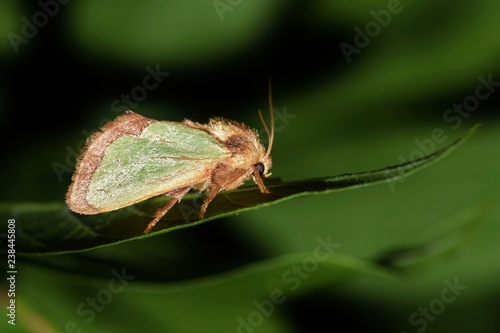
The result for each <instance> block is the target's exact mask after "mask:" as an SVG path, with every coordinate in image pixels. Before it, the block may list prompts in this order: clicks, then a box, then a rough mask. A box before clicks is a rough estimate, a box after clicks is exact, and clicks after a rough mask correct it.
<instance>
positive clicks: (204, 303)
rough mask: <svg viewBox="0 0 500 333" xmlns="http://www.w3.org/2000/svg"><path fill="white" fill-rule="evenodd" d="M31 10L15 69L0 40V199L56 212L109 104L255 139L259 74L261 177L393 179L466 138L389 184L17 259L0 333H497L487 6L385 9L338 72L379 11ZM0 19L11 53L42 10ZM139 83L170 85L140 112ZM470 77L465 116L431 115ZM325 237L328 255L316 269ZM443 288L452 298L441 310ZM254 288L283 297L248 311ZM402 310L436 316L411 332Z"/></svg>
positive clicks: (372, 7)
mask: <svg viewBox="0 0 500 333" xmlns="http://www.w3.org/2000/svg"><path fill="white" fill-rule="evenodd" d="M43 3H44V4H50V5H47V6H52V7H48V8H52V10H55V8H56V6H57V13H56V14H54V15H53V16H54V17H51V18H50V19H49V20H47V23H46V24H43V25H42V26H40V27H39V28H38V32H37V34H36V36H34V37H33V38H29V39H28V41H27V43H22V44H19V45H18V52H17V53H16V52H14V48H13V47H12V45H9V43H10V42H9V39H8V38H5V39H4V41H3V42H2V43H0V68H1V70H2V78H1V79H0V110H1V111H0V112H1V119H2V122H1V125H2V128H1V131H2V135H4V142H5V145H4V149H5V150H6V152H5V156H6V158H5V159H3V161H2V167H3V173H2V174H3V175H4V176H3V178H2V190H3V191H1V192H0V196H1V197H0V200H1V202H2V203H3V204H10V203H12V202H26V203H30V202H36V203H37V204H44V203H45V204H46V203H48V202H54V201H57V202H59V203H60V202H62V201H63V198H64V194H65V192H66V190H67V186H68V185H69V182H70V177H71V172H72V170H73V167H74V161H75V158H76V154H77V152H78V151H79V150H80V148H81V146H82V145H83V143H84V142H85V137H87V136H88V135H89V134H90V133H91V132H92V131H93V130H94V129H95V128H97V127H98V126H101V125H102V123H104V122H105V121H106V119H113V118H114V117H116V115H117V114H118V113H119V112H121V110H123V108H125V107H126V104H127V102H126V100H125V99H124V96H125V97H126V95H130V96H135V97H136V98H135V99H134V98H133V97H132V99H131V100H130V99H129V101H131V102H129V104H130V106H129V107H131V108H133V109H134V110H135V111H137V112H139V113H141V114H144V115H145V116H148V117H152V118H156V119H169V120H181V119H183V118H185V117H186V118H191V119H194V120H196V121H200V122H203V121H205V120H206V119H208V118H209V117H211V116H215V115H223V116H227V117H229V118H232V119H235V120H239V121H244V122H245V123H247V124H249V125H251V126H253V127H255V128H257V129H260V127H261V125H260V124H259V120H258V116H257V112H256V110H257V109H258V108H262V109H264V108H266V107H267V95H266V93H267V78H268V77H269V76H271V77H272V79H273V91H274V93H273V99H274V106H275V108H276V109H277V110H278V111H279V112H280V115H281V116H280V117H277V119H276V121H277V122H276V126H277V133H276V137H275V143H274V147H273V152H272V156H273V162H274V165H273V170H272V172H273V176H277V177H280V178H281V179H283V180H284V181H293V180H297V179H307V178H313V177H320V176H324V175H332V174H343V173H349V172H359V171H364V170H372V169H377V168H380V167H381V166H385V165H392V164H398V163H402V162H404V161H408V160H410V159H411V158H412V156H414V157H415V156H417V155H419V154H426V153H428V152H432V151H434V150H436V149H439V148H441V147H443V146H444V145H446V144H449V143H450V142H451V140H453V139H454V138H456V137H458V136H460V135H461V134H463V133H464V132H465V131H466V130H467V129H468V128H470V127H472V125H473V124H476V123H479V122H481V123H483V124H484V125H485V126H484V128H483V129H482V130H481V131H479V132H478V133H477V134H476V135H474V137H473V138H471V140H469V141H468V142H467V144H466V145H464V146H463V147H461V149H460V150H459V151H458V152H457V153H455V154H452V155H451V156H449V157H447V158H446V159H444V160H443V161H441V162H440V163H438V164H436V165H434V166H433V167H432V168H429V169H427V170H425V172H422V173H418V174H415V175H413V176H411V177H408V178H405V179H404V181H402V182H398V183H396V184H395V187H394V188H393V189H391V187H389V186H387V185H379V186H376V187H368V188H363V189H359V190H356V191H346V192H339V193H334V194H332V195H327V196H311V197H305V198H301V199H299V200H291V201H287V202H283V203H281V204H280V205H273V206H269V207H266V208H263V209H259V210H255V211H251V212H245V213H242V214H240V215H237V216H231V217H227V218H224V219H221V220H219V221H212V222H211V223H207V224H203V225H199V226H196V227H194V228H188V229H184V230H176V231H175V232H171V233H168V234H165V235H159V236H156V237H150V238H147V239H141V240H137V241H133V242H129V243H126V244H119V245H116V246H111V247H107V248H103V249H97V250H92V251H89V252H85V253H79V254H71V255H54V256H44V257H22V256H20V255H19V256H18V257H17V270H18V275H17V284H16V287H17V289H16V302H17V304H18V308H17V311H18V320H19V321H18V325H16V327H12V326H10V325H8V324H7V323H6V320H5V316H4V319H3V320H2V321H1V322H0V327H1V330H2V331H7V329H8V331H9V332H10V331H19V332H31V331H38V332H54V331H58V332H65V331H66V332H71V331H75V332H77V331H78V330H77V329H78V328H79V329H81V330H82V331H85V332H115V331H120V332H123V331H130V332H135V331H139V330H143V331H152V330H158V328H161V329H162V330H163V331H167V332H193V331H195V330H196V331H203V332H238V325H244V324H241V321H242V320H243V321H245V322H246V323H247V324H248V322H249V321H250V322H252V323H254V324H255V325H254V326H255V327H253V326H250V327H249V328H248V327H247V329H246V331H248V332H250V331H252V330H253V331H254V332H310V331H314V330H318V329H320V328H322V327H324V326H325V325H327V327H330V328H331V329H332V330H333V329H335V330H339V329H340V327H349V330H350V331H372V332H377V331H380V332H387V331H395V332H401V331H406V332H418V331H425V332H469V331H477V332H498V331H499V329H500V322H499V321H498V315H497V312H498V310H497V309H498V304H499V302H500V298H499V297H500V295H499V294H498V288H499V282H498V275H499V273H500V264H499V262H498V259H497V258H496V254H497V253H498V250H499V246H498V243H499V242H498V235H499V234H500V225H499V221H500V206H499V205H498V202H499V199H500V195H499V194H500V182H499V171H498V170H499V169H500V155H499V154H498V152H499V151H500V131H499V121H498V120H499V118H498V112H497V110H498V105H499V98H498V96H499V94H498V91H497V90H498V86H497V85H495V84H496V83H495V82H500V70H499V60H498V59H500V58H499V55H500V37H499V35H498V34H497V33H495V31H497V26H498V15H499V14H500V3H499V2H498V1H495V0H484V1H479V2H470V1H454V2H450V1H445V2H439V3H436V2H432V1H401V2H399V6H398V7H397V8H402V9H401V10H400V11H399V13H398V14H392V15H391V19H390V23H388V24H387V25H386V26H380V30H379V32H378V33H377V34H372V35H373V37H370V41H369V43H368V42H367V45H365V46H363V47H359V46H358V47H357V48H358V49H359V53H353V54H352V56H351V59H350V60H351V61H350V62H348V61H347V60H346V58H345V56H344V54H343V52H342V49H341V48H340V45H341V43H343V42H344V43H348V44H350V45H354V46H356V44H355V40H356V38H357V37H356V34H357V31H365V28H366V26H367V24H368V23H370V22H372V21H373V22H375V21H376V19H375V17H374V14H373V12H372V11H374V12H375V15H376V16H377V15H378V17H379V18H380V17H381V15H382V16H383V13H385V12H382V11H384V10H389V9H391V8H392V9H394V8H395V7H394V6H395V3H396V2H395V1H362V2H359V1H358V2H350V1H336V2H331V1H323V0H317V1H309V2H300V1H289V2H285V1H278V2H273V3H272V4H268V2H265V1H243V0H241V1H237V0H234V1H230V0H221V1H196V2H189V4H188V3H183V2H181V1H153V0H150V1H142V2H137V1H135V2H132V1H107V2H105V3H104V2H99V1H84V2H74V1H69V2H68V3H66V4H59V3H58V2H56V1H55V0H53V1H49V0H47V1H45V2H43ZM214 3H215V4H216V5H218V6H222V7H215V6H214ZM221 4H222V5H221ZM224 5H226V6H228V7H224ZM0 6H1V8H2V9H3V10H2V11H0V12H1V14H0V17H2V18H1V19H0V31H2V32H3V33H4V35H7V34H8V33H9V32H12V33H15V34H17V35H19V36H22V33H23V32H22V31H23V22H24V21H22V20H21V19H22V18H23V17H26V18H27V20H28V21H30V22H33V18H34V16H35V15H37V13H39V12H40V11H42V12H43V9H42V8H41V7H40V6H41V5H40V4H39V3H38V2H32V3H23V5H21V4H20V3H17V2H13V1H5V2H3V3H2V5H0ZM391 6H392V7H391ZM217 8H218V9H217ZM221 8H226V9H225V10H224V11H223V12H221V10H222V9H221ZM228 8H229V9H228ZM49 10H50V9H49ZM221 13H222V14H221ZM38 15H41V14H38ZM221 15H222V18H221ZM371 24H372V26H373V25H374V24H375V23H371ZM356 27H358V28H359V30H355V28H356ZM358 39H359V37H358ZM148 66H149V68H153V69H155V68H157V66H159V68H160V70H161V71H162V72H169V73H170V74H169V75H168V76H166V77H164V78H163V79H162V80H161V81H159V82H158V85H155V88H154V89H148V90H144V91H145V92H146V94H145V95H144V94H143V95H140V91H141V90H140V88H137V87H141V86H143V87H144V79H145V77H146V76H147V75H148V73H149V74H150V72H148V70H147V68H148ZM484 80H486V81H488V80H491V81H492V82H493V83H492V84H490V90H488V92H490V94H488V96H487V97H486V98H483V99H481V100H479V102H478V105H477V108H476V107H472V109H473V110H474V111H471V112H464V113H462V114H461V115H460V114H459V113H448V112H449V111H448V110H450V109H451V110H453V108H454V107H455V106H454V105H455V104H463V103H467V102H470V101H473V97H471V96H475V95H476V94H477V91H478V90H477V89H478V86H480V85H483V88H479V89H480V91H481V92H482V93H483V94H484V93H486V91H487V88H484V83H483V82H484ZM148 82H150V83H151V82H154V81H148ZM129 98H130V97H129ZM116 101H117V102H116ZM117 103H118V104H117ZM117 105H119V106H120V108H119V109H120V110H118V108H117V107H116V106H117ZM469 108H471V107H470V105H469ZM451 112H453V111H451ZM446 115H448V116H446ZM450 115H453V116H455V118H453V120H452V119H450V118H449V116H450ZM457 115H460V116H459V117H457ZM436 131H437V132H436ZM436 133H441V134H440V135H436ZM12 214H14V212H12ZM8 218H11V215H8V216H5V215H4V214H2V219H3V220H4V221H5V220H7V219H8ZM57 223H58V219H57V218H56V217H55V218H54V221H53V224H50V223H48V222H45V224H46V228H57V227H58V224H57ZM16 232H17V233H22V232H23V230H22V229H19V230H17V231H16ZM327 238H329V239H331V241H332V242H333V243H335V244H338V246H337V247H336V248H335V251H334V253H333V254H332V255H331V256H329V257H328V259H325V260H322V261H321V260H318V259H316V260H317V266H314V262H313V260H312V259H311V258H314V254H315V250H316V248H317V246H318V242H319V241H318V239H323V240H324V239H327ZM0 240H1V241H2V243H0V246H1V247H2V248H3V249H4V245H5V244H6V243H5V240H4V239H3V238H2V239H0ZM4 262H6V260H4ZM297 266H298V267H299V268H300V269H302V271H301V273H299V272H298V271H297V269H295V268H294V267H297ZM3 267H4V266H3ZM123 269H124V270H125V272H126V274H129V275H130V276H134V278H133V279H132V278H131V280H130V281H127V280H125V281H122V282H123V284H122V286H123V289H121V288H120V284H116V281H118V280H116V281H115V280H112V279H113V278H115V279H116V275H115V274H120V273H122V272H123V271H122V270H123ZM305 269H309V270H310V273H307V271H305ZM289 272H290V273H289ZM305 273H307V276H306V275H305ZM402 273H403V274H402ZM300 274H304V275H300ZM284 275H286V277H283V276H284ZM289 278H291V279H292V280H289ZM293 278H296V279H295V280H294V279H293ZM297 279H298V280H297ZM4 281H5V280H4ZM287 281H295V283H298V284H297V288H296V289H294V290H292V288H291V286H294V285H295V284H294V283H293V282H287ZM297 281H298V282H297ZM446 281H447V282H446ZM454 281H457V282H458V284H460V285H462V286H466V289H463V290H461V291H460V293H459V295H458V296H457V297H456V298H455V299H454V300H453V301H452V302H444V301H443V299H442V295H443V291H444V290H445V289H446V288H449V286H448V285H447V283H453V282H454ZM113 283H114V284H113ZM0 288H1V289H2V290H0V293H1V294H2V297H1V298H0V299H1V302H2V304H1V305H2V307H3V306H6V303H4V302H5V301H6V297H4V295H6V293H7V290H6V289H7V288H8V285H7V284H5V282H4V284H0ZM273 290H281V291H283V295H282V296H284V297H286V300H285V301H284V302H281V303H280V304H277V303H275V306H274V307H273V311H272V314H269V316H266V313H267V312H266V308H265V306H266V305H267V306H268V307H267V309H268V312H269V311H270V307H269V303H266V302H265V300H269V299H271V298H272V296H271V295H272V294H271V293H272V291H273ZM274 296H275V297H277V296H278V295H276V294H274ZM89 299H90V302H92V299H96V301H95V302H98V303H96V304H97V305H96V308H95V309H94V311H93V312H92V311H90V310H89V309H91V308H92V307H91V306H90V305H89V304H88V303H87V302H89ZM97 300H100V301H97ZM277 300H278V301H279V300H282V298H280V297H277ZM99 302H100V303H99ZM439 302H441V303H439ZM104 303H105V305H103V306H102V308H101V307H100V305H99V304H104ZM82 304H83V305H82ZM256 304H258V305H256ZM262 304H264V305H262ZM439 304H443V305H444V308H439ZM262 306H264V308H262ZM421 307H431V308H432V307H434V308H433V309H434V312H435V313H437V312H439V314H437V315H435V317H434V318H433V319H432V320H426V321H416V320H422V318H425V317H423V316H422V315H421V314H420V312H419V311H420V309H421ZM4 308H5V307H4ZM438 310H439V311H438ZM91 313H94V315H95V317H93V318H92V319H90V318H91ZM415 313H416V315H415ZM240 318H241V319H240ZM261 318H262V319H261ZM412 318H413V320H412ZM424 324H425V327H424ZM257 326H258V327H257ZM332 326H333V327H332ZM4 327H5V329H4ZM241 327H243V326H241ZM244 331H245V328H240V332H244Z"/></svg>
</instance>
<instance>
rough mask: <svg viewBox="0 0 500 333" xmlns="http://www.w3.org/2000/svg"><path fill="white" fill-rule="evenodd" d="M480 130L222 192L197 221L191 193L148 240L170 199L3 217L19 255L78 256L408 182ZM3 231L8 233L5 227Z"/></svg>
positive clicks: (21, 211) (39, 208)
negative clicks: (412, 155) (304, 200)
mask: <svg viewBox="0 0 500 333" xmlns="http://www.w3.org/2000/svg"><path fill="white" fill-rule="evenodd" d="M479 127H480V125H476V126H474V127H473V128H472V129H470V130H469V131H468V132H467V133H466V134H465V135H464V136H462V137H461V138H459V139H457V140H456V141H455V142H453V143H452V144H450V145H449V146H447V147H445V148H443V149H441V150H439V151H437V152H435V153H433V154H430V155H427V156H425V157H423V158H420V159H418V160H415V161H410V162H407V163H403V164H399V165H394V166H390V167H387V168H383V169H379V170H374V171H368V172H360V173H352V174H344V175H339V176H334V177H323V178H315V179H309V180H302V181H295V182H281V181H279V180H274V181H272V180H271V181H270V182H269V183H268V184H267V187H268V189H269V190H270V191H271V193H272V194H262V193H260V191H259V189H258V188H257V187H256V186H244V187H241V188H238V189H236V190H233V191H229V192H222V193H220V194H219V195H218V196H217V197H216V198H215V199H214V200H213V201H212V203H211V204H210V205H209V207H208V210H207V213H206V215H205V218H204V219H203V220H200V219H199V218H198V211H199V207H200V206H201V203H202V202H203V194H201V193H198V194H190V195H187V196H186V197H184V199H183V200H182V201H181V202H180V203H179V204H178V205H176V206H174V208H173V209H171V210H170V211H169V212H168V214H167V215H165V216H164V218H163V219H162V220H161V221H160V222H159V223H158V224H157V225H156V226H155V228H154V229H153V230H152V232H151V233H150V234H148V235H144V234H143V231H144V229H145V227H146V225H147V224H148V223H149V222H150V220H151V219H152V215H153V213H154V211H155V210H156V209H158V208H159V207H161V206H162V205H164V204H165V202H167V201H168V200H169V199H168V198H166V197H158V198H155V199H152V200H147V201H145V202H142V203H139V204H136V205H133V206H130V207H127V208H124V209H120V210H117V211H114V212H110V213H105V214H98V215H78V214H74V213H72V212H71V211H69V210H68V208H67V207H66V205H65V204H63V203H55V204H31V203H19V204H2V205H0V214H2V215H6V216H7V218H10V219H12V218H14V219H15V220H16V241H17V243H16V245H17V251H19V252H22V253H25V254H47V253H67V252H77V251H81V250H88V249H91V248H95V247H100V246H104V245H110V244H116V243H120V242H124V241H129V240H133V239H140V238H144V237H150V236H152V235H154V234H158V233H165V232H169V231H172V230H176V229H180V228H186V227H189V226H194V225H198V224H200V223H204V222H207V221H209V220H213V219H216V218H221V217H224V216H229V215H234V214H237V213H240V212H243V211H247V210H251V209H255V208H257V207H263V206H268V205H271V204H274V203H278V202H281V201H283V200H288V199H291V198H296V197H299V196H304V195H310V194H326V193H331V192H336V191H341V190H347V189H355V188H359V187H364V186H368V185H374V184H378V183H382V182H391V181H402V180H404V179H403V178H404V177H407V176H408V175H410V174H412V173H414V172H416V171H419V170H421V169H422V168H424V167H426V166H429V165H431V164H432V163H435V162H436V161H438V160H440V159H442V158H443V157H445V156H446V155H448V154H449V153H451V152H452V151H453V150H454V149H456V148H457V147H458V146H459V145H460V144H462V143H463V142H464V141H465V140H466V139H467V138H469V137H470V136H471V135H472V134H473V133H474V132H476V131H477V129H478V128H479ZM3 227H4V232H5V228H6V226H3Z"/></svg>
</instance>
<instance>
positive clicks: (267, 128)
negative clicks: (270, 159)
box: [259, 78, 274, 156]
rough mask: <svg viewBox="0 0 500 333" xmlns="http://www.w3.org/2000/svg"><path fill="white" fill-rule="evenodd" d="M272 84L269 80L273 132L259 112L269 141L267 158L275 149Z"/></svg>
mask: <svg viewBox="0 0 500 333" xmlns="http://www.w3.org/2000/svg"><path fill="white" fill-rule="evenodd" d="M272 95H273V94H272V83H271V78H269V112H270V113H271V131H269V127H267V124H266V122H265V121H264V117H263V116H262V112H261V111H260V110H259V116H260V120H261V121H262V124H263V125H264V129H265V130H266V133H267V137H268V139H269V143H268V145H267V152H266V156H269V154H270V153H271V148H272V147H273V140H274V112H273V97H272Z"/></svg>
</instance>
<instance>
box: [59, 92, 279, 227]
mask: <svg viewBox="0 0 500 333" xmlns="http://www.w3.org/2000/svg"><path fill="white" fill-rule="evenodd" d="M269 105H270V113H271V130H269V128H268V126H267V125H266V123H265V121H264V118H263V116H262V113H261V112H260V110H259V116H260V119H261V121H262V122H263V124H264V129H265V130H266V133H267V135H268V138H269V144H268V147H267V149H265V148H264V146H263V145H262V143H261V142H260V141H259V137H258V132H257V131H256V130H254V129H251V128H249V127H247V126H246V125H245V124H243V123H239V122H236V121H232V120H227V119H224V118H212V119H210V121H209V122H208V124H199V123H196V122H193V121H191V120H187V119H186V120H184V121H182V122H171V121H158V120H154V119H149V118H146V117H143V116H141V115H139V114H137V113H134V112H132V111H126V112H125V114H123V115H121V116H119V117H117V118H116V119H115V120H113V121H110V122H109V123H107V124H106V125H104V126H103V127H102V128H101V130H100V131H98V132H96V133H94V134H93V135H92V136H91V137H90V138H89V139H88V140H87V144H86V146H85V147H84V148H83V149H82V152H81V153H80V155H79V157H78V159H77V165H76V170H75V172H74V174H73V177H72V183H71V185H70V186H69V189H68V193H67V194H66V203H67V204H68V207H69V209H71V210H72V211H74V212H76V213H79V214H86V215H92V214H99V213H104V212H110V211H113V210H117V209H120V208H123V207H126V206H129V205H132V204H134V203H137V202H140V201H143V200H146V199H149V198H152V197H155V196H158V195H162V194H164V195H166V196H168V197H170V198H171V200H170V201H168V202H167V203H166V204H165V206H163V207H161V208H160V209H158V210H157V211H156V212H155V214H154V219H153V220H152V221H151V222H150V223H149V224H148V226H147V228H146V229H145V231H144V233H149V232H150V231H151V229H152V228H153V227H154V226H155V225H156V223H157V222H158V221H159V220H160V219H161V218H162V217H163V216H164V215H165V214H166V213H167V212H168V211H169V209H170V208H172V207H173V206H174V205H175V203H176V202H178V201H180V200H181V199H182V197H184V195H186V194H187V193H188V192H189V191H190V190H191V189H196V190H200V191H204V190H206V191H207V195H206V197H205V199H204V202H203V204H202V206H201V208H200V213H199V215H200V218H203V216H204V214H205V212H206V210H207V207H208V205H209V204H210V202H211V201H212V200H213V199H214V198H215V197H216V195H217V194H218V193H219V192H220V191H222V190H232V189H235V188H237V187H239V186H240V185H241V184H242V183H243V182H244V181H246V180H248V179H250V178H252V179H253V180H254V182H255V183H256V184H257V186H258V187H259V190H260V191H261V192H262V193H270V192H269V191H268V189H267V188H266V186H265V185H264V182H263V181H262V178H263V177H269V176H270V174H271V173H270V172H269V170H270V169H271V166H272V162H271V156H270V152H271V148H272V143H273V138H274V116H273V111H272V110H273V109H272V100H271V86H269Z"/></svg>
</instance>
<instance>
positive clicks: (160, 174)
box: [87, 122, 229, 209]
mask: <svg viewBox="0 0 500 333" xmlns="http://www.w3.org/2000/svg"><path fill="white" fill-rule="evenodd" d="M228 156H229V151H228V150H227V148H226V147H225V146H224V145H223V144H221V143H219V142H218V141H217V140H215V139H214V138H213V137H212V136H211V135H209V134H208V133H206V132H204V131H202V130H199V129H194V128H191V127H188V126H185V125H183V124H181V123H174V122H155V123H152V124H151V125H149V126H148V127H147V128H145V129H144V130H143V132H142V134H141V135H140V136H138V137H137V136H132V135H125V136H121V137H119V138H118V139H116V140H115V141H113V142H112V143H111V144H110V145H109V146H108V147H107V148H106V151H105V154H104V157H103V159H102V161H101V164H100V166H99V167H98V168H97V170H96V172H95V173H94V175H93V176H92V181H91V183H90V185H89V190H88V192H87V201H88V203H89V204H91V205H92V206H94V207H96V208H98V209H106V207H110V208H111V207H113V209H116V208H120V207H123V206H127V205H129V204H130V203H131V202H137V201H141V200H143V199H145V198H149V197H152V196H155V195H159V194H162V193H165V192H166V191H171V190H173V189H175V188H178V187H182V185H183V186H188V185H194V183H193V180H196V179H198V178H199V177H200V176H201V175H203V174H204V170H205V169H206V168H207V167H209V166H212V165H214V164H216V163H217V162H218V161H220V160H222V159H224V158H226V157H228Z"/></svg>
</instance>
